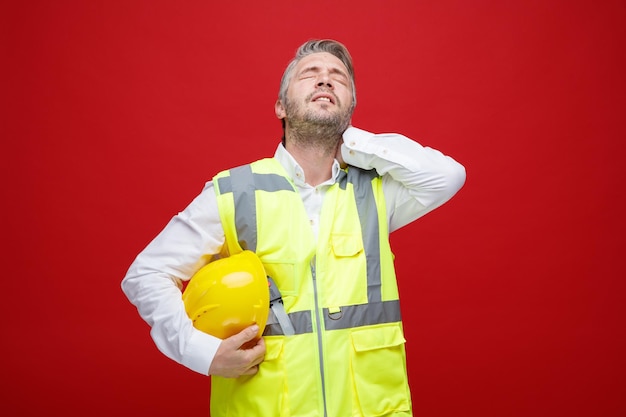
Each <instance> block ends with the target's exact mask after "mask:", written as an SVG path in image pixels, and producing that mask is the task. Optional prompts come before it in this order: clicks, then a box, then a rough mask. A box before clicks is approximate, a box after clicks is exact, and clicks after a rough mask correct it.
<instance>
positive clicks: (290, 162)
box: [274, 143, 341, 187]
mask: <svg viewBox="0 0 626 417" xmlns="http://www.w3.org/2000/svg"><path fill="white" fill-rule="evenodd" d="M274 158H276V160H277V161H278V162H280V164H281V165H282V166H283V168H285V171H287V175H288V176H289V178H291V180H292V181H293V182H294V184H296V185H297V186H300V187H302V186H304V185H306V179H305V178H304V170H303V169H302V167H301V166H300V164H298V162H297V161H296V160H295V159H294V157H293V156H291V154H290V153H289V152H288V151H287V149H285V147H284V146H283V144H282V143H279V144H278V147H277V148H276V153H274ZM340 172H341V167H340V166H339V162H338V161H337V160H336V159H335V160H334V162H333V167H332V177H331V178H330V179H329V180H328V181H326V182H324V183H322V184H320V185H332V184H334V183H335V182H336V181H337V177H338V176H339V173H340Z"/></svg>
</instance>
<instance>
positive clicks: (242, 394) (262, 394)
mask: <svg viewBox="0 0 626 417" xmlns="http://www.w3.org/2000/svg"><path fill="white" fill-rule="evenodd" d="M264 339H265V348H266V353H265V359H264V360H263V362H261V364H260V365H259V372H257V374H256V375H250V376H242V377H239V378H213V379H212V382H211V385H212V388H211V415H212V416H224V417H239V416H252V415H253V416H268V417H279V416H282V415H283V414H282V413H284V412H285V410H287V407H285V405H286V394H287V393H286V390H287V388H286V379H285V364H284V358H283V342H284V340H283V338H282V337H265V338H264Z"/></svg>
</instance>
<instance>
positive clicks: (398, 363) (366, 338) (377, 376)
mask: <svg viewBox="0 0 626 417" xmlns="http://www.w3.org/2000/svg"><path fill="white" fill-rule="evenodd" d="M351 340H352V348H353V350H352V355H351V363H350V365H351V370H352V376H353V381H354V387H355V394H356V399H357V404H356V406H355V407H357V408H360V409H359V410H358V411H356V412H355V414H356V415H365V416H374V415H376V416H378V415H386V414H387V413H391V412H398V411H409V410H410V407H411V399H410V393H409V386H408V380H407V375H406V361H405V351H404V343H405V342H406V340H405V339H404V336H403V335H402V330H401V327H400V324H398V323H393V324H384V325H377V326H373V327H368V328H365V329H355V330H353V331H352V332H351Z"/></svg>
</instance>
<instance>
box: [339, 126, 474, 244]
mask: <svg viewBox="0 0 626 417" xmlns="http://www.w3.org/2000/svg"><path fill="white" fill-rule="evenodd" d="M338 160H339V162H340V163H342V162H344V163H346V164H348V165H353V166H357V167H360V168H364V169H372V168H374V169H376V171H377V172H378V174H379V175H381V176H382V177H383V192H384V194H385V199H386V200H387V216H388V221H389V231H390V232H392V231H394V230H397V229H399V228H401V227H402V226H405V225H407V224H408V223H410V222H412V221H414V220H416V219H418V218H419V217H421V216H423V215H425V214H426V213H428V212H430V211H432V210H434V209H436V208H437V207H439V206H441V205H442V204H444V203H445V202H446V201H448V200H449V199H450V198H452V196H454V194H456V192H457V191H458V190H459V189H460V188H461V187H462V186H463V184H464V183H465V168H464V167H463V166H462V165H461V164H459V163H458V162H456V161H455V160H454V159H452V158H451V157H449V156H446V155H444V154H443V153H441V152H439V151H438V150H435V149H432V148H429V147H424V146H422V145H420V144H419V143H417V142H415V141H413V140H411V139H409V138H407V137H405V136H402V135H399V134H373V133H370V132H367V131H365V130H361V129H357V128H355V127H349V128H348V129H347V130H346V131H345V132H344V134H343V144H342V145H341V146H340V149H339V152H338Z"/></svg>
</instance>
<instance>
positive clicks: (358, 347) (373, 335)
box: [351, 324, 406, 352]
mask: <svg viewBox="0 0 626 417" xmlns="http://www.w3.org/2000/svg"><path fill="white" fill-rule="evenodd" d="M351 337H352V345H353V346H354V350H355V351H357V352H365V351H368V350H376V349H383V348H390V347H394V346H400V345H402V344H404V343H405V342H406V339H405V338H404V336H403V335H402V330H401V329H400V326H398V325H397V324H393V325H391V326H390V325H385V326H380V327H375V328H369V329H360V330H354V331H353V332H352V334H351Z"/></svg>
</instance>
